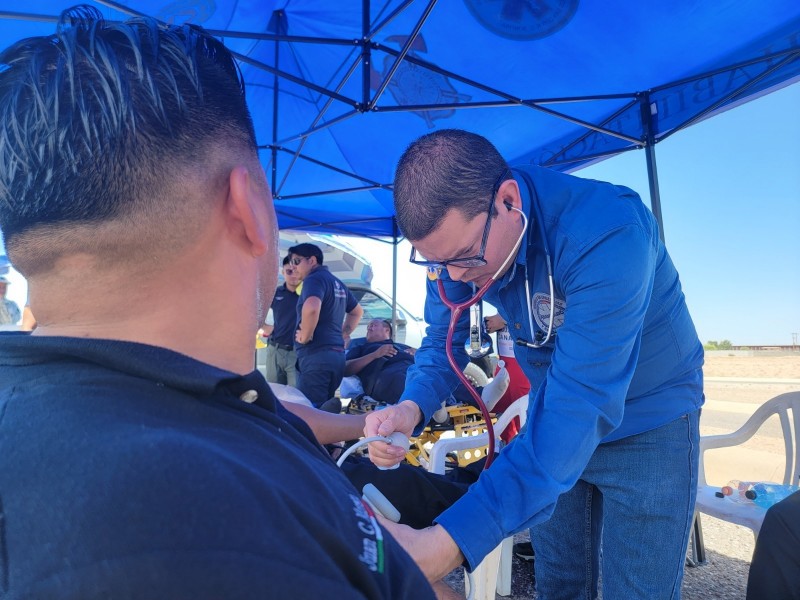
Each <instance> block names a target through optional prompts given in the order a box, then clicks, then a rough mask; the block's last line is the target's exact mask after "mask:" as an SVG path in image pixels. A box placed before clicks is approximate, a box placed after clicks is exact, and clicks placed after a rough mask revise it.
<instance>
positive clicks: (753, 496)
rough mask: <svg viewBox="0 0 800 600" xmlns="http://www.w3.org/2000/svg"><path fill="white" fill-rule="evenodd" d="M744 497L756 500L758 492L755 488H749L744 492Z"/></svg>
mask: <svg viewBox="0 0 800 600" xmlns="http://www.w3.org/2000/svg"><path fill="white" fill-rule="evenodd" d="M744 497H745V498H747V499H748V500H755V499H756V493H755V492H754V491H753V490H747V491H746V492H745V493H744Z"/></svg>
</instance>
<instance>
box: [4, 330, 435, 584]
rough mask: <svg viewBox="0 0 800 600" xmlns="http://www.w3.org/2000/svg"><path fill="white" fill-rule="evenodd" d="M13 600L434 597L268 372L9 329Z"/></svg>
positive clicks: (8, 511) (8, 546)
mask: <svg viewBox="0 0 800 600" xmlns="http://www.w3.org/2000/svg"><path fill="white" fill-rule="evenodd" d="M0 457H2V460H0V524H2V526H3V528H2V530H0V533H1V534H2V535H0V550H2V551H0V591H1V592H2V594H3V597H4V598H9V599H17V598H38V599H46V598H59V599H65V598H66V599H84V598H153V597H161V598H195V599H206V598H208V599H211V598H309V599H310V598H315V599H316V598H408V599H412V598H433V593H432V591H431V589H430V587H429V586H428V584H427V582H426V581H425V579H424V577H423V575H422V573H421V572H420V571H419V570H418V569H417V567H416V566H415V564H414V563H413V562H412V561H411V559H410V558H409V557H408V555H407V554H406V553H405V552H404V551H403V550H402V549H401V548H400V546H399V545H398V544H397V543H396V542H395V541H394V539H392V538H391V537H390V536H389V535H388V534H387V533H386V532H382V531H381V529H380V527H379V526H378V525H377V523H376V521H375V519H374V518H373V516H372V514H371V512H370V511H369V509H367V508H366V507H365V505H364V504H363V503H362V502H361V500H360V498H359V494H358V492H356V490H355V489H354V488H353V487H352V486H351V485H350V483H349V482H348V481H347V479H346V478H345V477H344V475H343V474H342V472H341V471H340V470H339V469H338V468H336V466H335V465H334V463H333V462H332V461H331V460H330V458H329V457H328V456H327V454H326V453H325V452H324V450H323V449H322V448H321V447H320V446H319V445H318V444H317V443H316V442H315V440H314V439H313V436H312V434H311V432H310V430H309V429H308V428H307V427H306V426H305V424H304V423H302V422H301V421H299V420H298V419H296V418H295V417H293V416H292V415H291V414H290V413H288V412H287V411H285V410H284V409H283V408H282V406H281V405H280V403H278V402H277V400H276V399H275V397H274V396H273V394H272V392H271V391H270V389H269V386H268V385H267V383H266V381H265V380H264V378H263V377H262V376H261V375H260V374H259V373H258V372H257V371H254V372H251V373H249V374H247V375H244V376H240V375H237V374H234V373H231V372H229V371H225V370H221V369H218V368H216V367H213V366H211V365H208V364H204V363H201V362H198V361H196V360H194V359H192V358H189V357H188V356H184V355H182V354H178V353H175V352H172V351H169V350H166V349H163V348H156V347H153V346H147V345H142V344H135V343H130V342H119V341H110V340H92V339H77V338H64V337H43V336H31V335H27V334H21V333H2V334H0Z"/></svg>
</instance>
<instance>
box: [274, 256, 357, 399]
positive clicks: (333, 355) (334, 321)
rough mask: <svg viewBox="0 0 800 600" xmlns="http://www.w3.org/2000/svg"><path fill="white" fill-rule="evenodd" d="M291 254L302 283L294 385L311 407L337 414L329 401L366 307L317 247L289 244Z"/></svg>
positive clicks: (298, 310) (337, 385)
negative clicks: (348, 346) (351, 335)
mask: <svg viewBox="0 0 800 600" xmlns="http://www.w3.org/2000/svg"><path fill="white" fill-rule="evenodd" d="M289 257H290V260H291V265H292V268H293V269H294V271H295V272H296V273H297V275H298V277H299V278H300V280H301V281H302V282H303V287H302V290H301V293H300V299H299V300H298V302H297V330H296V332H295V338H294V339H295V352H297V370H298V374H297V388H298V389H299V390H300V391H301V392H303V393H304V394H305V395H306V397H307V398H308V399H309V400H311V402H312V404H313V405H314V406H315V407H317V408H320V407H322V406H323V404H324V405H325V408H326V410H327V409H329V408H330V409H331V410H332V412H339V410H341V403H339V402H334V401H333V400H332V399H333V398H334V394H335V393H336V388H338V387H339V384H340V383H341V382H342V377H343V376H344V364H345V355H344V349H345V345H346V342H349V340H350V334H351V333H352V332H353V330H354V329H355V328H356V326H357V325H358V322H359V321H360V320H361V315H362V314H363V313H364V309H362V308H361V306H360V305H359V304H358V300H356V298H355V296H353V294H352V293H350V290H349V289H347V286H346V285H345V284H343V283H342V282H341V281H339V279H338V278H337V277H336V276H335V275H333V273H331V272H330V271H329V270H328V267H326V266H324V265H323V264H322V261H323V258H322V250H321V249H320V248H319V246H315V245H314V244H308V243H304V244H298V245H297V246H292V247H291V248H289ZM329 400H330V401H331V402H330V403H328V404H326V402H328V401H329Z"/></svg>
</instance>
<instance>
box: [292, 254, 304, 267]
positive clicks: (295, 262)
mask: <svg viewBox="0 0 800 600" xmlns="http://www.w3.org/2000/svg"><path fill="white" fill-rule="evenodd" d="M304 260H308V257H307V256H295V257H294V258H293V259H292V260H290V261H289V262H290V263H292V264H293V265H294V266H295V267H296V266H297V265H299V264H300V263H301V262H303V261H304Z"/></svg>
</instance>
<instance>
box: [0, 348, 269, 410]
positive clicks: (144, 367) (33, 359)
mask: <svg viewBox="0 0 800 600" xmlns="http://www.w3.org/2000/svg"><path fill="white" fill-rule="evenodd" d="M0 342H1V343H0V365H4V364H5V365H11V366H13V365H30V364H38V363H44V362H49V361H52V360H59V359H72V360H74V359H76V358H77V359H79V360H83V361H86V362H91V363H95V364H98V365H102V366H104V367H107V368H110V369H113V370H115V371H120V372H123V373H127V374H129V375H133V376H136V377H142V378H144V379H149V380H152V381H157V382H158V383H160V384H163V385H165V386H168V387H171V388H174V389H179V390H183V391H186V392H189V393H192V394H195V395H203V396H205V395H210V394H212V393H213V392H214V390H215V389H216V388H217V387H218V386H219V385H220V384H225V385H228V384H233V387H235V388H239V387H243V388H248V389H249V388H254V387H256V386H257V384H260V383H261V382H259V381H258V380H259V377H258V376H259V373H258V372H257V371H254V372H252V373H249V374H247V375H238V374H237V373H233V372H232V371H228V370H226V369H220V368H218V367H215V366H213V365H209V364H207V363H204V362H201V361H199V360H196V359H194V358H192V357H190V356H186V355H185V354H180V353H179V352H175V351H173V350H168V349H166V348H159V347H157V346H150V345H147V344H139V343H136V342H123V341H119V340H105V339H87V338H72V337H58V336H52V337H51V336H34V335H29V334H19V333H16V334H15V333H11V334H2V336H0ZM260 379H261V380H262V381H263V378H260ZM264 385H265V384H264ZM258 389H263V387H262V386H261V385H258ZM243 391H245V390H244V389H243ZM259 396H261V394H259Z"/></svg>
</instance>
